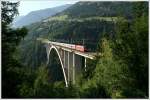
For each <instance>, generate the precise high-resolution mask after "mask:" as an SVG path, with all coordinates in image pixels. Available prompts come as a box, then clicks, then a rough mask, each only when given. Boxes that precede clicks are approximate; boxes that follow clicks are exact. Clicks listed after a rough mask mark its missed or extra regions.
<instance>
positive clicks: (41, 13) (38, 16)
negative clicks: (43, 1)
mask: <svg viewBox="0 0 150 100" xmlns="http://www.w3.org/2000/svg"><path fill="white" fill-rule="evenodd" d="M70 6H71V4H66V5H62V6H59V7H54V8H47V9H42V10H38V11H32V12H30V13H29V14H27V15H25V16H23V17H21V19H19V20H17V21H13V27H23V26H26V25H29V24H31V23H35V22H39V21H41V20H43V19H45V18H47V17H50V16H53V15H55V14H56V13H59V12H61V11H63V10H65V9H66V8H68V7H70Z"/></svg>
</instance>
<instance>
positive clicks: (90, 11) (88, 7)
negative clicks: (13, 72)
mask: <svg viewBox="0 0 150 100" xmlns="http://www.w3.org/2000/svg"><path fill="white" fill-rule="evenodd" d="M132 6H133V2H96V1H95V2H91V1H84V2H83V1H81V2H77V3H76V4H74V5H73V6H71V7H69V8H68V9H66V10H64V11H63V12H61V13H59V14H57V15H68V16H70V17H78V18H81V17H87V16H88V17H89V16H101V17H103V16H107V17H108V16H111V17H112V16H118V15H121V16H123V15H125V16H126V17H131V16H132Z"/></svg>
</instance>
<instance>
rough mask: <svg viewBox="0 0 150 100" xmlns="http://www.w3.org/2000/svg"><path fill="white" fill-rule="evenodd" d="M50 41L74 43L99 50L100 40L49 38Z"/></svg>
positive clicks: (91, 49) (89, 49)
mask: <svg viewBox="0 0 150 100" xmlns="http://www.w3.org/2000/svg"><path fill="white" fill-rule="evenodd" d="M49 41H53V42H60V43H67V44H74V45H83V46H84V47H85V48H86V49H87V51H91V52H94V51H96V50H97V45H98V43H99V42H98V40H90V39H76V40H73V39H49Z"/></svg>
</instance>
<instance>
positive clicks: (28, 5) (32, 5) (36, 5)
mask: <svg viewBox="0 0 150 100" xmlns="http://www.w3.org/2000/svg"><path fill="white" fill-rule="evenodd" d="M78 1H79V0H75V1H73V0H59V1H58V0H55V1H54V0H51V1H50V0H49V1H48V0H37V1H34V0H27V1H20V5H19V7H18V11H19V16H23V15H26V14H28V13H29V12H31V11H36V10H40V9H46V8H53V7H56V6H61V5H64V4H74V3H76V2H78Z"/></svg>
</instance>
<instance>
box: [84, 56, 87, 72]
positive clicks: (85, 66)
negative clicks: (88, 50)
mask: <svg viewBox="0 0 150 100" xmlns="http://www.w3.org/2000/svg"><path fill="white" fill-rule="evenodd" d="M86 60H87V59H86V58H84V68H85V71H86Z"/></svg>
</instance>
